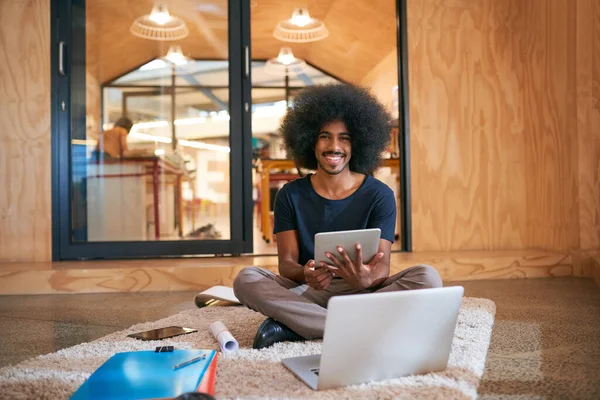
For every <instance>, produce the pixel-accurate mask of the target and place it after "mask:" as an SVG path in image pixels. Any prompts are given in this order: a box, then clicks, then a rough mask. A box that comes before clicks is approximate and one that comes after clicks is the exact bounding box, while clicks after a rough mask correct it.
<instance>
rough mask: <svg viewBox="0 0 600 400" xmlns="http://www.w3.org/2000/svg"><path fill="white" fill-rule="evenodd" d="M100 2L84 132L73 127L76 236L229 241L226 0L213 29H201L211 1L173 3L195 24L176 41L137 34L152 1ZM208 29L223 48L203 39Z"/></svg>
mask: <svg viewBox="0 0 600 400" xmlns="http://www.w3.org/2000/svg"><path fill="white" fill-rule="evenodd" d="M92 3H93V2H91V3H90V4H89V5H88V6H87V13H86V32H87V33H86V36H87V37H86V42H87V53H86V102H85V104H86V128H87V129H86V130H85V131H86V132H85V136H83V135H82V130H81V129H76V127H74V128H73V131H74V133H73V141H72V145H73V147H72V148H73V151H72V154H73V159H72V164H73V166H74V168H73V180H72V193H73V203H72V204H73V206H72V210H73V218H72V221H73V240H74V241H76V242H82V241H140V240H228V239H230V238H231V232H230V231H231V229H230V182H229V176H230V173H229V171H230V157H229V155H230V143H229V136H230V135H229V62H228V60H227V53H228V50H227V32H228V29H227V7H228V5H227V1H213V2H212V8H211V14H210V16H205V17H204V18H206V21H208V22H209V23H210V24H212V26H214V28H211V29H212V31H211V32H207V31H200V30H199V29H198V26H199V25H198V24H197V21H196V19H197V18H198V15H200V14H199V10H200V9H202V7H203V3H201V2H199V1H191V2H188V1H186V2H183V1H174V2H171V3H169V15H170V16H172V17H176V18H180V19H181V20H182V21H184V22H185V24H186V26H187V27H188V28H189V36H186V37H185V39H183V40H179V41H177V42H169V41H158V40H152V38H146V37H143V38H142V37H141V36H140V35H133V34H132V33H131V32H130V27H131V25H132V23H133V22H134V20H135V17H138V15H135V16H134V15H131V14H132V13H133V14H137V13H138V11H139V14H140V15H142V14H144V13H147V12H148V10H147V8H148V7H147V6H145V7H142V6H140V7H136V8H132V9H131V10H125V9H124V8H122V7H120V5H119V4H120V3H118V2H116V1H115V2H113V3H114V4H112V3H111V2H110V1H109V2H108V3H107V4H105V6H106V7H98V5H95V4H92ZM133 10H135V11H133ZM108 14H110V15H111V18H109V20H110V21H111V22H110V23H107V22H106V21H107V20H108V19H106V18H104V17H106V16H107V15H108ZM167 22H168V21H167ZM188 28H186V29H188ZM207 34H209V35H212V36H211V37H212V39H213V41H214V45H215V48H217V49H218V51H216V52H215V51H214V49H211V48H209V47H206V46H202V45H201V43H205V42H206V35H207ZM117 44H122V45H123V46H122V47H119V46H116V45H117ZM117 47H119V48H117ZM122 49H127V51H124V50H122ZM149 55H152V56H149ZM205 58H209V59H210V58H212V59H214V61H210V60H203V59H205ZM81 103H82V104H83V103H84V102H81Z"/></svg>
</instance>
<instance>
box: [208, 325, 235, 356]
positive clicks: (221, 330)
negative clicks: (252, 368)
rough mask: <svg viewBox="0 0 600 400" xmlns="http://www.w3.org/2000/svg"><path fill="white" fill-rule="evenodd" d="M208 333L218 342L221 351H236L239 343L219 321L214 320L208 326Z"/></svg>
mask: <svg viewBox="0 0 600 400" xmlns="http://www.w3.org/2000/svg"><path fill="white" fill-rule="evenodd" d="M208 329H209V330H210V334H211V335H212V336H213V337H214V338H215V339H216V340H217V342H219V345H220V346H221V351H223V353H232V352H234V351H237V350H238V348H239V344H238V342H237V340H235V338H234V337H233V335H232V334H231V332H229V329H227V327H226V326H225V324H224V323H223V322H221V321H215V322H213V323H212V324H210V326H209V327H208Z"/></svg>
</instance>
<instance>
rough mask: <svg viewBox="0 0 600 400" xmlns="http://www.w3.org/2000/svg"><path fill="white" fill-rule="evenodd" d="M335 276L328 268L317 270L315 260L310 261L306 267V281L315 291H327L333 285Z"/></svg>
mask: <svg viewBox="0 0 600 400" xmlns="http://www.w3.org/2000/svg"><path fill="white" fill-rule="evenodd" d="M332 277H333V274H332V273H331V271H329V270H328V269H326V268H315V262H314V260H308V262H307V263H306V265H305V266H304V279H305V280H306V283H307V284H308V286H310V287H311V288H313V289H315V290H323V289H326V288H327V286H329V284H330V283H331V278H332Z"/></svg>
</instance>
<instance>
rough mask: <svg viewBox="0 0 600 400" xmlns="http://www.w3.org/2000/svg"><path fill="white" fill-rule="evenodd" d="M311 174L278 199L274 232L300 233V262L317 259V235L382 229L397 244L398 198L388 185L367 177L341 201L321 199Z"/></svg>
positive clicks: (383, 235)
mask: <svg viewBox="0 0 600 400" xmlns="http://www.w3.org/2000/svg"><path fill="white" fill-rule="evenodd" d="M310 177H311V175H307V176H305V177H304V178H300V179H296V180H295V181H292V182H288V183H287V184H285V185H284V186H283V188H281V190H279V192H277V196H276V197H275V205H274V206H273V208H274V214H275V227H274V229H273V232H274V233H278V232H284V231H289V230H296V231H298V246H299V250H300V254H299V259H298V263H299V264H300V265H305V264H306V263H307V262H308V260H310V259H313V258H314V248H315V234H316V233H319V232H333V231H347V230H353V229H368V228H379V229H381V238H382V239H386V240H389V241H390V242H392V243H393V242H394V234H395V229H396V198H395V196H394V192H393V191H392V189H390V188H389V186H387V185H386V184H385V183H383V182H381V181H380V180H377V179H376V178H373V177H372V176H370V175H367V177H366V178H365V180H364V181H363V183H362V184H361V185H360V187H359V188H358V189H357V190H356V191H355V192H354V193H352V194H351V195H350V196H348V197H346V198H345V199H341V200H329V199H326V198H324V197H321V196H320V195H319V194H318V193H317V192H316V191H315V189H314V188H313V186H312V183H311V181H310Z"/></svg>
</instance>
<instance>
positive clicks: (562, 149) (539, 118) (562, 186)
mask: <svg viewBox="0 0 600 400" xmlns="http://www.w3.org/2000/svg"><path fill="white" fill-rule="evenodd" d="M519 4H520V5H519V17H520V19H519V30H520V31H521V32H522V35H521V37H520V40H519V41H518V42H517V41H516V40H513V41H512V43H513V45H514V46H515V47H516V48H515V50H518V51H519V52H518V53H517V54H520V57H519V64H520V65H521V66H522V68H523V73H522V86H521V88H522V93H523V106H524V110H525V118H524V121H525V125H524V127H523V128H524V129H523V134H524V138H525V148H526V153H525V171H524V172H525V177H526V185H527V192H526V193H527V197H526V204H527V225H528V227H529V231H528V234H527V240H526V242H525V244H526V245H527V247H532V248H543V249H553V250H568V249H571V248H573V247H577V246H578V238H579V218H578V214H579V210H578V206H577V196H578V189H577V186H578V177H577V164H576V162H575V160H576V157H577V149H576V147H577V141H576V140H574V139H575V137H576V135H577V111H576V74H575V72H576V46H575V44H576V37H575V33H576V29H575V23H576V3H575V2H573V1H570V0H554V1H539V0H527V1H523V2H520V3H519ZM513 39H516V38H513Z"/></svg>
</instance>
